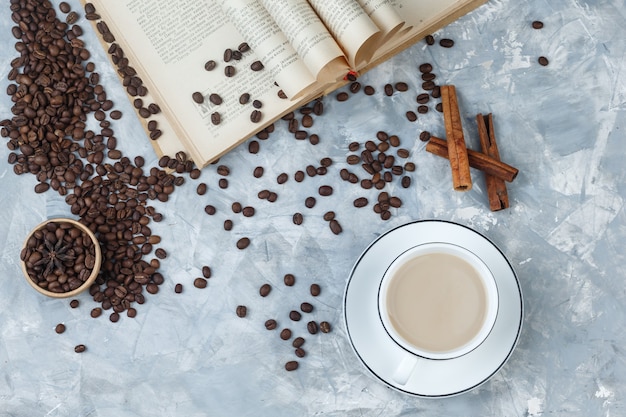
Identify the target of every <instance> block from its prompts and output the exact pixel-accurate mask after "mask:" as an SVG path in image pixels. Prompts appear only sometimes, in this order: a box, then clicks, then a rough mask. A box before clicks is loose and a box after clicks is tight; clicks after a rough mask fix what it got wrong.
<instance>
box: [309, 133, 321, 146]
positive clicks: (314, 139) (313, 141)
mask: <svg viewBox="0 0 626 417" xmlns="http://www.w3.org/2000/svg"><path fill="white" fill-rule="evenodd" d="M309 143H310V144H311V145H317V144H318V143H320V137H319V136H318V135H317V134H315V133H313V134H311V135H309Z"/></svg>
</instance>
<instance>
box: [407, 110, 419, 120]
mask: <svg viewBox="0 0 626 417" xmlns="http://www.w3.org/2000/svg"><path fill="white" fill-rule="evenodd" d="M406 118H407V120H408V121H409V122H414V121H416V120H417V115H416V114H415V112H414V111H411V110H409V111H407V112H406Z"/></svg>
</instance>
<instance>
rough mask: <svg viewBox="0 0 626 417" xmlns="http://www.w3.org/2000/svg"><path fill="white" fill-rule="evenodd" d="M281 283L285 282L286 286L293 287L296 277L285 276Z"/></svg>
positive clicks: (291, 275)
mask: <svg viewBox="0 0 626 417" xmlns="http://www.w3.org/2000/svg"><path fill="white" fill-rule="evenodd" d="M283 281H284V282H285V285H286V286H288V287H293V285H294V284H295V283H296V277H295V276H294V275H293V274H285V276H284V277H283Z"/></svg>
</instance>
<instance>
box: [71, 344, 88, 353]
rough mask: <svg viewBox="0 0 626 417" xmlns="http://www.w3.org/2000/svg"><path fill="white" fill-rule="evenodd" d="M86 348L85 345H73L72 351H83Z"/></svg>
mask: <svg viewBox="0 0 626 417" xmlns="http://www.w3.org/2000/svg"><path fill="white" fill-rule="evenodd" d="M86 350H87V347H86V346H85V345H76V346H75V347H74V352H76V353H83V352H84V351H86Z"/></svg>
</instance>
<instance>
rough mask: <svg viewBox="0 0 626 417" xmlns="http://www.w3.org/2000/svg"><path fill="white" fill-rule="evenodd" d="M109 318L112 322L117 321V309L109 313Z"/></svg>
mask: <svg viewBox="0 0 626 417" xmlns="http://www.w3.org/2000/svg"><path fill="white" fill-rule="evenodd" d="M146 289H147V287H146ZM109 320H110V321H111V322H112V323H117V322H118V321H119V320H120V314H119V313H118V312H117V311H114V312H113V313H111V314H110V315H109Z"/></svg>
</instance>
